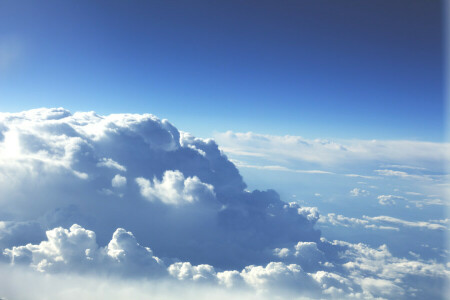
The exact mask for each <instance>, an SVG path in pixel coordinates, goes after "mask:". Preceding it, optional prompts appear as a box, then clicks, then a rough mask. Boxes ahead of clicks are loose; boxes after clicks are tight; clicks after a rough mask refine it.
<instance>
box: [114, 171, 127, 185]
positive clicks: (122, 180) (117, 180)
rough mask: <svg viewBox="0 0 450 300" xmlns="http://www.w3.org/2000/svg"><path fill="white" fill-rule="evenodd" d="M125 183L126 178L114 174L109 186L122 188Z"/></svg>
mask: <svg viewBox="0 0 450 300" xmlns="http://www.w3.org/2000/svg"><path fill="white" fill-rule="evenodd" d="M126 184H127V178H126V177H124V176H121V175H119V174H116V176H114V178H113V179H112V180H111V186H112V187H115V188H122V187H124V186H125V185H126Z"/></svg>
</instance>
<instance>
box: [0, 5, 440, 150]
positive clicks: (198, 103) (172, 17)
mask: <svg viewBox="0 0 450 300" xmlns="http://www.w3.org/2000/svg"><path fill="white" fill-rule="evenodd" d="M37 3H39V4H37ZM441 5H442V3H441V2H440V1H433V0H423V1H412V0H408V1H397V0H386V1H360V0H355V1H334V0H332V1H322V0H311V1H123V0H121V1H112V0H109V1H79V0H77V1H60V0H58V1H39V2H36V1H20V0H19V1H17V0H6V1H1V2H0V111H19V110H24V109H29V108H35V107H42V106H46V107H54V106H63V107H66V108H68V109H70V110H83V111H85V110H95V111H97V112H98V113H101V114H106V113H112V112H138V113H143V112H149V113H153V114H155V115H157V116H159V117H162V118H168V119H169V120H170V121H172V123H174V124H175V125H176V126H178V127H180V128H181V129H183V130H188V131H191V132H193V133H194V134H197V135H200V136H204V137H206V136H210V135H211V133H212V132H213V131H224V130H235V131H250V130H251V131H255V132H260V133H271V134H293V135H302V136H305V137H310V138H314V137H334V138H367V139H372V138H376V139H422V140H433V141H438V140H441V139H442V137H443V128H444V126H443V123H444V114H443V106H444V100H443V99H444V96H443V88H444V81H443V55H444V51H443V42H442V38H443V37H442V35H443V34H442V24H441V23H442V16H441V13H442V9H441Z"/></svg>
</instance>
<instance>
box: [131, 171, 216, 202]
mask: <svg viewBox="0 0 450 300" xmlns="http://www.w3.org/2000/svg"><path fill="white" fill-rule="evenodd" d="M136 182H137V184H138V185H139V187H140V191H141V194H142V196H144V197H145V198H146V199H148V200H149V201H158V200H159V201H162V202H164V203H165V204H170V205H179V204H184V203H193V202H197V201H201V200H202V201H210V202H211V201H214V200H215V196H216V195H215V193H214V187H213V186H212V185H210V184H206V183H203V182H201V181H200V179H198V177H197V176H194V177H188V178H186V179H185V178H184V175H183V174H182V173H181V172H180V171H166V172H165V173H164V175H163V178H162V180H161V181H159V180H158V179H157V178H154V179H153V183H152V182H150V181H149V180H147V179H145V178H142V177H138V178H136Z"/></svg>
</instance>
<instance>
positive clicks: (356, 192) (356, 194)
mask: <svg viewBox="0 0 450 300" xmlns="http://www.w3.org/2000/svg"><path fill="white" fill-rule="evenodd" d="M350 195H351V196H353V197H360V196H361V197H362V196H368V195H370V192H369V191H366V190H363V189H360V188H354V189H353V190H351V191H350Z"/></svg>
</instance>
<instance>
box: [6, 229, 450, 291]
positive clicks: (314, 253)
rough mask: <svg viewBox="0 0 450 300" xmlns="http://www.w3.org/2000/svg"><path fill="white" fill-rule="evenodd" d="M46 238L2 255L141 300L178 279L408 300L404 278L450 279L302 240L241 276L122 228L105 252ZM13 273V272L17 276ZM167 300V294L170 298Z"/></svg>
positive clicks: (88, 238) (342, 246)
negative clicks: (122, 288) (121, 287)
mask: <svg viewBox="0 0 450 300" xmlns="http://www.w3.org/2000/svg"><path fill="white" fill-rule="evenodd" d="M46 235H47V240H46V241H42V242H41V243H39V244H28V245H26V246H17V247H13V248H12V249H6V250H5V254H6V255H7V256H9V258H10V261H11V263H12V264H13V265H14V266H17V267H18V268H19V269H17V270H21V269H20V266H21V265H29V266H31V267H32V268H33V269H35V270H37V271H40V272H42V273H49V274H53V273H58V274H62V276H67V275H69V276H77V274H85V275H84V276H88V277H92V276H94V275H95V276H96V278H97V279H94V280H95V281H99V280H100V282H101V281H104V278H106V277H105V276H108V278H111V277H110V276H113V277H112V280H111V279H108V281H109V282H111V281H115V279H114V278H117V277H118V276H119V277H122V278H123V279H122V280H128V282H129V284H131V285H132V286H134V288H133V289H132V292H133V293H138V294H139V295H140V291H141V290H142V287H143V286H154V285H155V284H158V283H162V284H167V283H168V284H169V285H170V286H173V287H174V288H175V289H180V288H181V290H183V289H184V286H183V285H180V286H178V287H177V286H176V285H175V282H174V281H173V280H175V281H178V282H180V283H183V282H189V283H192V284H202V285H201V286H198V288H199V289H200V290H201V291H202V290H203V289H212V290H213V291H214V290H215V291H216V292H217V291H220V293H221V294H222V293H224V294H228V295H229V294H230V293H231V294H235V293H236V294H237V293H238V292H242V291H243V292H244V295H245V294H246V293H245V291H246V290H249V289H251V290H253V291H254V292H256V294H257V295H258V296H259V298H265V297H268V296H270V298H272V297H273V296H279V297H294V296H295V297H299V296H301V297H306V298H308V297H311V298H312V299H317V298H324V299H327V298H331V299H342V298H357V299H358V298H359V299H373V298H376V297H387V298H402V297H403V296H405V297H406V298H408V297H410V296H411V293H410V292H409V291H408V281H407V280H406V279H407V278H409V277H413V278H435V280H441V281H443V280H445V278H446V276H448V275H450V271H449V270H448V268H447V267H446V266H445V265H443V264H438V263H436V262H433V261H428V262H427V261H423V260H417V258H416V260H408V259H406V258H397V257H395V256H393V255H392V254H391V253H390V251H389V250H388V248H387V247H386V245H382V246H380V247H378V248H371V247H369V246H367V245H365V244H361V243H359V244H352V243H347V242H343V241H333V242H329V241H327V240H325V239H323V238H322V239H321V240H320V241H319V242H318V243H315V242H301V241H300V242H298V243H297V244H295V245H293V246H292V247H289V248H286V250H284V249H282V250H281V251H280V249H274V251H273V254H274V256H273V258H278V259H281V261H272V262H269V263H268V264H266V265H248V266H245V267H244V268H243V269H242V270H232V269H231V270H225V271H217V270H216V269H215V268H214V267H213V266H212V265H208V264H200V265H193V264H191V263H190V262H173V263H170V260H172V259H169V258H166V259H165V260H166V262H164V260H163V259H161V258H159V257H157V256H155V254H154V253H153V251H152V250H151V249H150V248H149V247H146V246H141V245H140V244H139V243H138V242H137V240H136V239H135V237H134V235H133V234H132V233H131V232H128V231H126V230H125V229H122V228H118V229H117V230H115V232H114V233H113V236H112V238H111V240H110V242H109V243H108V244H107V245H106V246H104V247H100V246H98V244H97V242H96V235H95V233H94V232H93V231H91V230H87V229H84V228H83V227H81V226H79V225H76V224H75V225H72V226H71V227H70V228H69V229H64V228H61V227H58V228H54V229H52V230H49V231H47V233H46ZM282 252H286V255H280V253H282ZM166 266H167V267H166ZM17 270H15V271H14V272H15V273H16V274H17V272H18V271H17ZM64 274H67V275H64ZM5 276H6V274H0V279H3V280H0V282H4V281H5V279H4V277H5ZM8 276H9V275H8ZM31 276H32V277H36V276H37V275H33V274H31ZM133 278H134V279H133ZM142 278H145V280H146V281H145V284H143V285H142V284H140V285H137V284H136V281H131V282H130V281H129V280H130V279H132V280H142ZM39 280H40V279H39ZM52 280H53V281H54V280H55V279H52ZM7 281H8V280H6V282H7ZM1 284H2V283H0V286H1ZM103 284H105V282H103ZM107 284H108V285H109V283H107ZM72 288H73V286H72ZM222 288H223V289H222ZM415 292H416V293H417V292H421V293H422V292H423V291H419V290H416V291H415ZM436 292H438V291H434V293H436ZM71 293H73V291H72V292H71ZM15 294H17V293H15ZM166 294H167V295H171V293H168V292H166ZM22 298H23V297H22Z"/></svg>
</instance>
